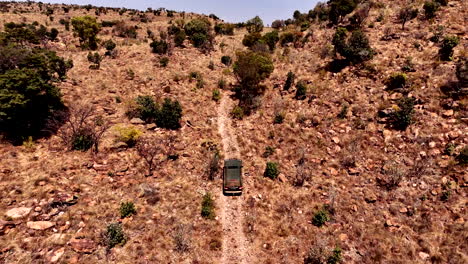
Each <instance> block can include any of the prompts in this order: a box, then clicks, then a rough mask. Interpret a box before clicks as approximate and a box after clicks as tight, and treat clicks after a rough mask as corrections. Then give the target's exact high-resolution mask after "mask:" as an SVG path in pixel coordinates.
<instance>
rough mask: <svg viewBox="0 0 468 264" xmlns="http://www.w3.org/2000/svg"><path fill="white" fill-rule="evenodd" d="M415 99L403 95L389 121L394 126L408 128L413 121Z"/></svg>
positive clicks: (399, 128)
mask: <svg viewBox="0 0 468 264" xmlns="http://www.w3.org/2000/svg"><path fill="white" fill-rule="evenodd" d="M414 103H415V99H414V98H412V97H403V98H402V99H400V100H399V101H398V106H397V108H396V109H395V110H394V111H393V112H392V113H391V114H390V118H389V121H390V123H391V124H392V126H393V128H395V129H398V130H406V128H407V127H408V126H409V125H410V124H411V123H412V122H413V114H414V109H413V107H414Z"/></svg>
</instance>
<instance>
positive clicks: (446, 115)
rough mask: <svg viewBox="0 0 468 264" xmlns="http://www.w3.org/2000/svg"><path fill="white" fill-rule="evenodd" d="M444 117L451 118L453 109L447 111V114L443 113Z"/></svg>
mask: <svg viewBox="0 0 468 264" xmlns="http://www.w3.org/2000/svg"><path fill="white" fill-rule="evenodd" d="M442 116H443V117H451V116H453V109H450V110H447V111H445V112H443V113H442Z"/></svg>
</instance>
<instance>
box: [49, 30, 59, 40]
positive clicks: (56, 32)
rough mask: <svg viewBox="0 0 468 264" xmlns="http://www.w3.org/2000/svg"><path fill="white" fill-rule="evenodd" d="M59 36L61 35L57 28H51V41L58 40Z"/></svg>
mask: <svg viewBox="0 0 468 264" xmlns="http://www.w3.org/2000/svg"><path fill="white" fill-rule="evenodd" d="M58 34H59V31H58V30H57V29H56V28H51V29H50V32H49V39H50V40H51V41H55V40H57V36H58Z"/></svg>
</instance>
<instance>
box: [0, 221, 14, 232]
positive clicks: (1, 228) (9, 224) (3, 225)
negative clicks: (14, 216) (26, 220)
mask: <svg viewBox="0 0 468 264" xmlns="http://www.w3.org/2000/svg"><path fill="white" fill-rule="evenodd" d="M15 225H16V224H15V223H14V222H13V221H4V220H0V235H3V234H5V231H7V230H8V229H9V228H14V227H15Z"/></svg>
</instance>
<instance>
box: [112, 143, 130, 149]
mask: <svg viewBox="0 0 468 264" xmlns="http://www.w3.org/2000/svg"><path fill="white" fill-rule="evenodd" d="M127 147H128V145H127V144H126V143H125V142H116V143H115V144H114V145H112V147H111V149H125V148H127Z"/></svg>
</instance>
